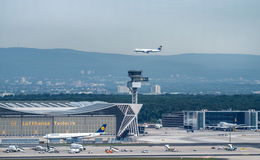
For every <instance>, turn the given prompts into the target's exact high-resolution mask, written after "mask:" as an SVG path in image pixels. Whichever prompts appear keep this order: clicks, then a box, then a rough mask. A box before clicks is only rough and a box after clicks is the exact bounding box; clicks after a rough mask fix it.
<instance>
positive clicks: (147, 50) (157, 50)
mask: <svg viewBox="0 0 260 160" xmlns="http://www.w3.org/2000/svg"><path fill="white" fill-rule="evenodd" d="M161 50H162V46H160V47H159V48H157V49H135V50H134V52H136V53H137V52H141V53H147V54H149V53H157V52H161Z"/></svg>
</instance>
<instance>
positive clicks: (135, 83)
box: [127, 70, 148, 104]
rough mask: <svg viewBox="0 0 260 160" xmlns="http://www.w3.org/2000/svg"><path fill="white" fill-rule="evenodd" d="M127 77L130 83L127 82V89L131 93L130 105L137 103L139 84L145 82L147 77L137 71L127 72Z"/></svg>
mask: <svg viewBox="0 0 260 160" xmlns="http://www.w3.org/2000/svg"><path fill="white" fill-rule="evenodd" d="M128 76H129V77H130V78H131V81H128V82H127V87H128V88H129V89H130V91H131V93H132V103H133V104H137V103H138V91H137V89H138V88H141V82H147V81H148V77H143V76H142V71H139V70H129V71H128Z"/></svg>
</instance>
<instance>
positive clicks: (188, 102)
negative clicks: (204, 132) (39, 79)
mask: <svg viewBox="0 0 260 160" xmlns="http://www.w3.org/2000/svg"><path fill="white" fill-rule="evenodd" d="M138 98H139V103H141V104H143V107H142V109H141V111H140V113H139V115H138V118H139V121H140V122H155V121H157V120H158V119H159V118H161V116H162V114H164V113H173V112H176V111H183V110H202V109H208V110H214V111H217V110H229V109H232V110H248V109H255V110H259V111H260V95H256V94H250V95H169V94H165V95H139V97H138ZM0 101H105V102H109V103H131V95H99V94H89V95H85V94H58V95H50V94H41V95H16V96H6V97H1V98H0Z"/></svg>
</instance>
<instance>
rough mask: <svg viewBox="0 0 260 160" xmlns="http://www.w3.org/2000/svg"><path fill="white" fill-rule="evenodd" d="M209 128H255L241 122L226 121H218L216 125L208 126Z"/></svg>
mask: <svg viewBox="0 0 260 160" xmlns="http://www.w3.org/2000/svg"><path fill="white" fill-rule="evenodd" d="M207 128H209V129H216V130H224V131H232V130H233V129H235V128H236V129H248V128H255V126H247V125H243V124H236V123H228V122H219V123H218V124H217V125H216V126H208V127H207Z"/></svg>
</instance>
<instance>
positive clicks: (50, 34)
mask: <svg viewBox="0 0 260 160" xmlns="http://www.w3.org/2000/svg"><path fill="white" fill-rule="evenodd" d="M159 45H163V47H164V48H163V54H179V53H246V54H260V0H0V47H32V48H69V49H78V50H83V51H96V52H107V53H122V54H131V53H132V54H135V53H133V52H132V50H133V49H134V48H157V47H158V46H159Z"/></svg>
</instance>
